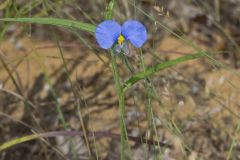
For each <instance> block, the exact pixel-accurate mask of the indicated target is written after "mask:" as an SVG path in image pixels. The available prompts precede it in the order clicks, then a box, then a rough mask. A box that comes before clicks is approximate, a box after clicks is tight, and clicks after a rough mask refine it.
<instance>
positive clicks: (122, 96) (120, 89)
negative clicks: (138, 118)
mask: <svg viewBox="0 0 240 160" xmlns="http://www.w3.org/2000/svg"><path fill="white" fill-rule="evenodd" d="M110 53H111V58H112V72H113V77H114V82H115V87H116V90H117V94H118V105H119V111H120V130H121V138H120V139H121V142H120V157H121V160H124V159H125V146H126V139H127V138H126V137H127V133H126V126H125V121H124V117H125V92H124V91H123V87H122V85H121V78H120V74H119V70H118V66H117V62H116V55H115V54H114V53H113V51H112V50H110Z"/></svg>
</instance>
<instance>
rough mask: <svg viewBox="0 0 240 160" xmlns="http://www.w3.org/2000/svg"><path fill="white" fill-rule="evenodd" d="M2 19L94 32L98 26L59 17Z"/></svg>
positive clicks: (4, 19) (3, 19)
mask: <svg viewBox="0 0 240 160" xmlns="http://www.w3.org/2000/svg"><path fill="white" fill-rule="evenodd" d="M0 21H7V22H22V23H35V24H47V25H53V26H59V27H64V28H75V29H80V30H82V31H86V32H90V33H94V32H95V29H96V26H95V25H92V24H88V23H82V22H78V21H74V20H68V19H59V18H1V19H0Z"/></svg>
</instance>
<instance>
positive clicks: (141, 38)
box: [95, 20, 147, 53]
mask: <svg viewBox="0 0 240 160" xmlns="http://www.w3.org/2000/svg"><path fill="white" fill-rule="evenodd" d="M95 36H96V39H97V42H98V44H99V46H100V47H101V48H103V49H109V48H111V47H113V49H114V51H115V52H116V53H120V52H121V51H123V52H128V45H127V44H128V43H129V42H130V43H131V44H132V45H133V46H134V47H136V48H140V47H142V46H143V44H144V43H145V42H146V40H147V30H146V28H145V26H144V25H143V24H142V23H140V22H139V21H136V20H127V21H125V22H124V23H123V25H122V26H121V25H120V24H119V23H117V22H116V21H114V20H105V21H103V22H101V23H100V24H99V25H98V26H97V28H96V31H95Z"/></svg>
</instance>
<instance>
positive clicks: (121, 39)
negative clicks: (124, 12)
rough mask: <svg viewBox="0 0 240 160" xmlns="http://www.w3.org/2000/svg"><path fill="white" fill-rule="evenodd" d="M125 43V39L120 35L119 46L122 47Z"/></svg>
mask: <svg viewBox="0 0 240 160" xmlns="http://www.w3.org/2000/svg"><path fill="white" fill-rule="evenodd" d="M124 41H125V38H124V37H123V36H122V35H120V36H119V37H118V44H119V45H122V44H123V42H124Z"/></svg>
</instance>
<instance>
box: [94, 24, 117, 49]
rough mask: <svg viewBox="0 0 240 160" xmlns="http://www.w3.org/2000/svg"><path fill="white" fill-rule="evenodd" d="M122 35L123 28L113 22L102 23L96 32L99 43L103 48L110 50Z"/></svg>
mask: <svg viewBox="0 0 240 160" xmlns="http://www.w3.org/2000/svg"><path fill="white" fill-rule="evenodd" d="M120 34H121V26H120V25H119V24H118V23H117V22H115V21H112V20H105V21H103V22H102V23H100V24H99V25H98V26H97V28H96V31H95V36H96V39H97V42H98V44H99V46H100V47H101V48H104V49H109V48H111V47H112V45H113V44H114V43H115V42H116V41H117V39H118V37H119V36H120Z"/></svg>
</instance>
